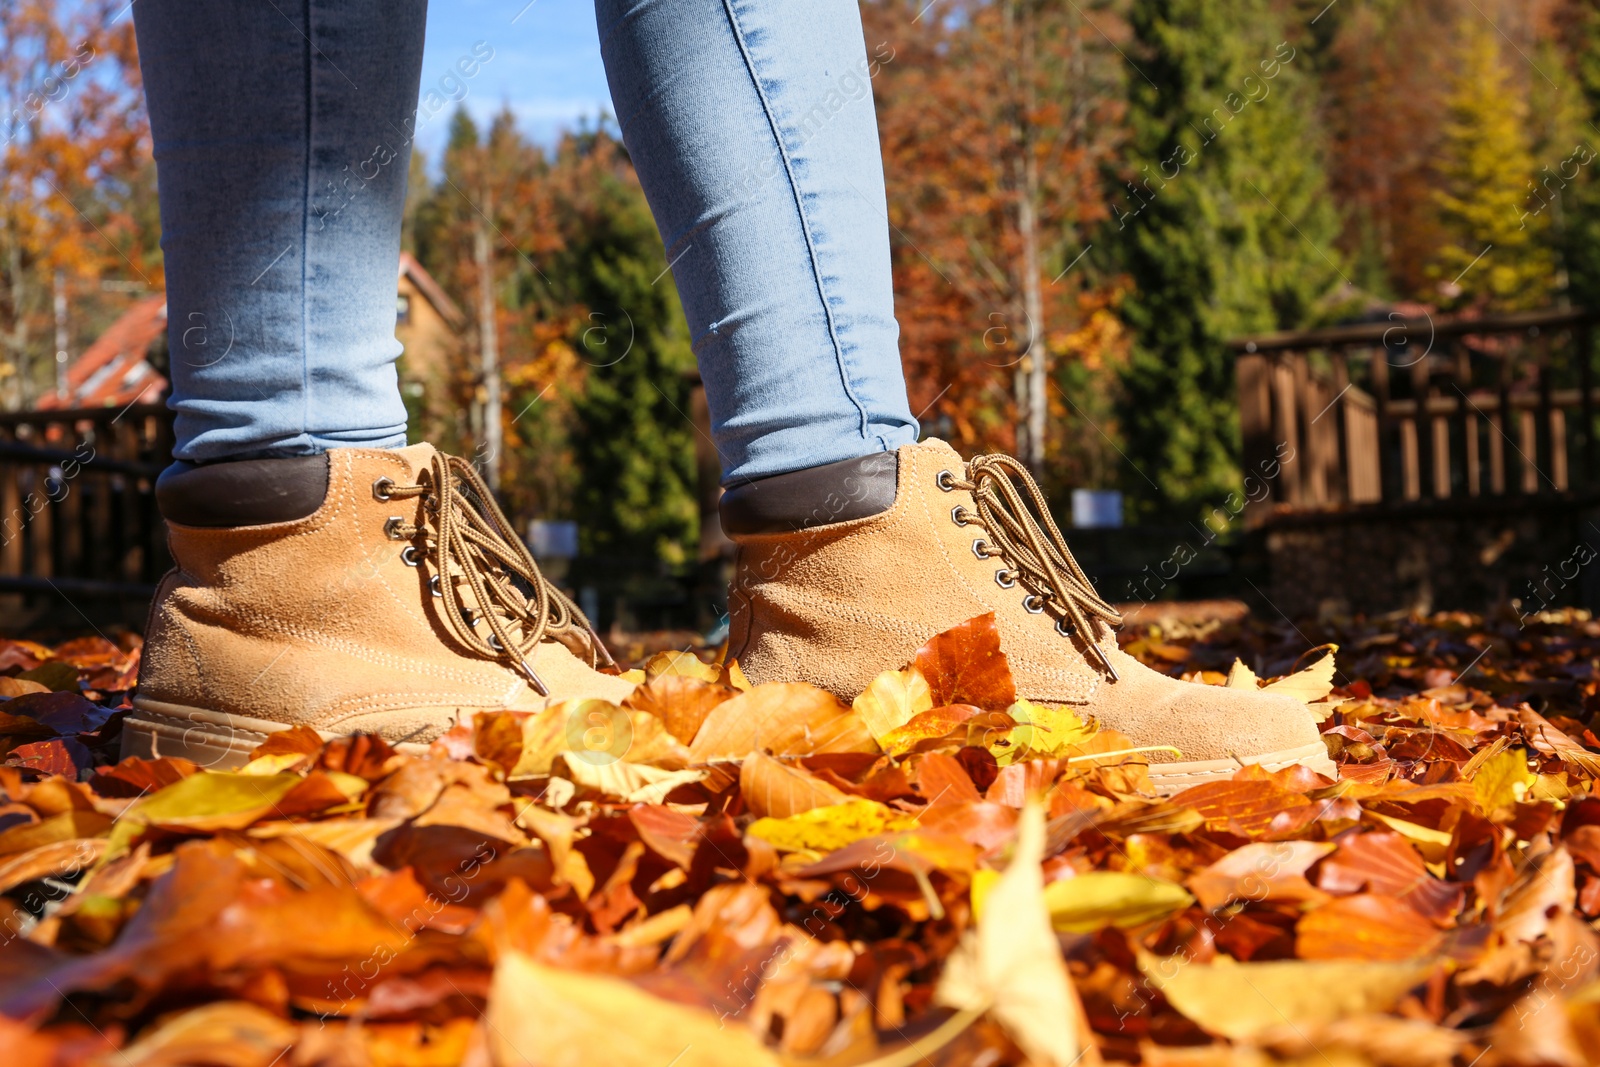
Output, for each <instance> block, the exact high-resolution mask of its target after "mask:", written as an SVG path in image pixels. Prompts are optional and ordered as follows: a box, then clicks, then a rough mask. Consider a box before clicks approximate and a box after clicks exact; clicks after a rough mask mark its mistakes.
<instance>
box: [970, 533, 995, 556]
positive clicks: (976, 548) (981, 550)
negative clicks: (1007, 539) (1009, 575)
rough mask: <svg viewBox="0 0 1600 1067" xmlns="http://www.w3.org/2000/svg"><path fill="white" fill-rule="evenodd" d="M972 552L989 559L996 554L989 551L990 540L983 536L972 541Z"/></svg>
mask: <svg viewBox="0 0 1600 1067" xmlns="http://www.w3.org/2000/svg"><path fill="white" fill-rule="evenodd" d="M972 554H973V555H974V556H977V557H978V558H979V559H988V558H990V557H991V556H993V555H994V553H993V552H990V551H989V542H987V541H985V540H984V539H983V538H981V537H980V538H978V539H977V540H976V541H974V542H972Z"/></svg>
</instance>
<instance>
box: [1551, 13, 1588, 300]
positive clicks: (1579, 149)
mask: <svg viewBox="0 0 1600 1067" xmlns="http://www.w3.org/2000/svg"><path fill="white" fill-rule="evenodd" d="M1572 13H1573V21H1572V25H1571V27H1570V28H1569V30H1568V33H1567V35H1566V37H1567V49H1566V52H1567V62H1568V66H1569V69H1570V70H1571V71H1572V73H1573V74H1574V75H1575V81H1576V83H1577V88H1578V92H1579V94H1580V97H1581V102H1580V103H1579V105H1578V106H1579V108H1580V109H1581V112H1582V114H1581V116H1580V119H1579V121H1578V122H1577V123H1576V124H1575V128H1573V129H1572V130H1571V131H1570V140H1569V143H1565V144H1563V143H1561V142H1559V141H1558V142H1556V149H1555V151H1554V152H1552V153H1549V154H1550V155H1551V157H1552V158H1553V159H1554V160H1555V162H1553V163H1549V164H1547V165H1548V166H1551V167H1553V168H1554V169H1555V171H1556V172H1557V177H1558V179H1559V180H1562V181H1565V182H1567V183H1568V186H1567V188H1566V189H1564V190H1563V192H1562V197H1561V201H1560V205H1559V206H1560V211H1561V214H1560V215H1559V216H1558V218H1559V220H1560V223H1561V225H1560V226H1559V229H1558V235H1557V240H1558V248H1559V252H1560V255H1561V258H1562V260H1563V263H1564V265H1565V267H1566V271H1567V274H1568V278H1569V281H1568V290H1567V291H1568V293H1569V294H1570V296H1571V299H1572V302H1573V303H1575V304H1577V305H1578V306H1580V307H1587V308H1600V178H1597V176H1596V169H1597V168H1600V133H1597V123H1600V0H1579V2H1577V3H1574V4H1573V5H1572ZM1562 80H1563V82H1565V79H1562Z"/></svg>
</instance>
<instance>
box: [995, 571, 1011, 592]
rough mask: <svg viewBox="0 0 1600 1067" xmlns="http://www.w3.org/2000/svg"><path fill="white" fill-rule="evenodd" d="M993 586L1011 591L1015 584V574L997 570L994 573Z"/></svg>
mask: <svg viewBox="0 0 1600 1067" xmlns="http://www.w3.org/2000/svg"><path fill="white" fill-rule="evenodd" d="M994 584H995V585H998V586H999V587H1000V588H1001V589H1013V588H1015V587H1016V584H1017V572H1016V571H1008V570H998V571H995V572H994Z"/></svg>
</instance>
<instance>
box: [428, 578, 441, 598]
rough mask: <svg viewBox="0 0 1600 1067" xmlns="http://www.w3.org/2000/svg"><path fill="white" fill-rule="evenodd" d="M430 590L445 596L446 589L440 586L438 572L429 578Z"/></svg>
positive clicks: (436, 594) (439, 595)
mask: <svg viewBox="0 0 1600 1067" xmlns="http://www.w3.org/2000/svg"><path fill="white" fill-rule="evenodd" d="M428 592H430V593H432V594H433V595H434V596H438V597H442V596H444V590H443V589H442V588H440V586H439V576H438V575H437V574H435V575H434V576H433V577H432V578H429V579H428Z"/></svg>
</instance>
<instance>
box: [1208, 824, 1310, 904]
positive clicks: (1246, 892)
mask: <svg viewBox="0 0 1600 1067" xmlns="http://www.w3.org/2000/svg"><path fill="white" fill-rule="evenodd" d="M1333 849H1334V846H1333V845H1331V844H1329V843H1327V842H1325V841H1272V842H1265V841H1261V842H1254V843H1252V844H1248V845H1245V846H1243V847H1242V848H1236V849H1234V850H1233V851H1232V852H1230V853H1228V854H1227V855H1226V856H1224V857H1222V858H1221V859H1219V860H1217V861H1216V862H1215V863H1213V864H1212V865H1211V866H1209V867H1207V868H1205V869H1204V870H1202V871H1200V872H1198V873H1197V874H1195V875H1194V876H1193V877H1191V878H1190V879H1189V882H1188V885H1189V889H1190V890H1191V891H1192V892H1193V893H1194V895H1195V898H1196V899H1197V900H1199V901H1200V905H1201V907H1204V908H1210V909H1213V910H1215V909H1217V908H1220V907H1222V906H1223V905H1225V904H1231V903H1233V902H1234V901H1236V900H1244V901H1251V902H1255V903H1260V902H1262V901H1267V900H1319V901H1320V900H1325V899H1327V894H1326V893H1324V892H1322V891H1321V890H1319V889H1317V888H1316V887H1314V886H1313V885H1312V884H1311V883H1310V882H1308V881H1306V871H1307V870H1308V869H1309V868H1310V867H1311V865H1312V864H1313V863H1316V862H1317V861H1318V860H1319V859H1321V858H1322V857H1324V856H1326V855H1327V854H1328V853H1330V852H1332V851H1333Z"/></svg>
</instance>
